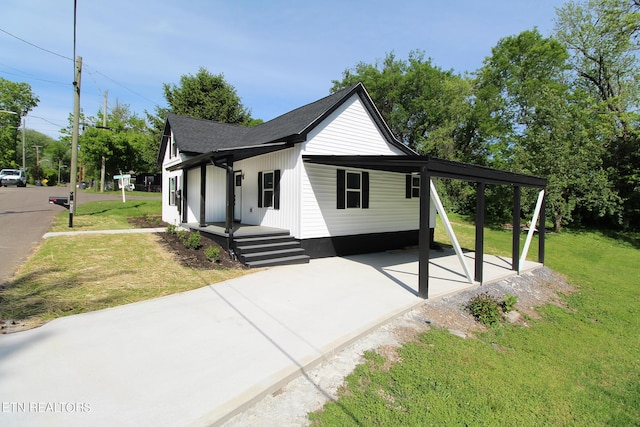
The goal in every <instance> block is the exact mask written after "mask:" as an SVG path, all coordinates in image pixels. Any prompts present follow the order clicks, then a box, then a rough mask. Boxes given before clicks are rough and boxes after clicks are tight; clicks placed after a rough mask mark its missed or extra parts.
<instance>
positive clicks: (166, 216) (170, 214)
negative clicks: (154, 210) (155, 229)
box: [162, 170, 182, 225]
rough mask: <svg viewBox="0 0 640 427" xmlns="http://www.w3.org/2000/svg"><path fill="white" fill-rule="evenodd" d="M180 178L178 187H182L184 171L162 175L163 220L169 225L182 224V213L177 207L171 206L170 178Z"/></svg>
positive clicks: (166, 172) (165, 172)
mask: <svg viewBox="0 0 640 427" xmlns="http://www.w3.org/2000/svg"><path fill="white" fill-rule="evenodd" d="M172 177H178V185H182V171H180V170H179V171H173V172H168V171H166V170H165V171H164V173H163V174H162V220H163V221H164V222H166V223H168V224H174V225H177V224H180V222H181V221H180V213H179V212H178V207H177V206H172V205H170V204H169V178H172Z"/></svg>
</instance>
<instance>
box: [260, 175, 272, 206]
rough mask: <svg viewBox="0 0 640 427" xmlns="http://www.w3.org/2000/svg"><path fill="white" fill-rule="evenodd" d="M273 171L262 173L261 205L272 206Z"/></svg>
mask: <svg viewBox="0 0 640 427" xmlns="http://www.w3.org/2000/svg"><path fill="white" fill-rule="evenodd" d="M273 189H274V188H273V171H271V172H263V173H262V206H263V207H265V208H270V207H273Z"/></svg>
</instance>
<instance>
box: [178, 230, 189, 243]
mask: <svg viewBox="0 0 640 427" xmlns="http://www.w3.org/2000/svg"><path fill="white" fill-rule="evenodd" d="M176 236H178V239H180V240H182V243H184V241H185V240H186V239H187V237H189V232H188V231H187V230H182V229H179V230H176Z"/></svg>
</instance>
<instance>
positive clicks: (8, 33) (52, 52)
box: [0, 28, 73, 61]
mask: <svg viewBox="0 0 640 427" xmlns="http://www.w3.org/2000/svg"><path fill="white" fill-rule="evenodd" d="M0 31H1V32H3V33H5V34H7V35H9V36H11V37H13V38H14V39H18V40H20V41H21V42H23V43H26V44H28V45H29V46H33V47H35V48H36V49H40V50H42V51H44V52H47V53H50V54H52V55H55V56H59V57H60V58H63V59H68V60H69V61H73V59H71V58H69V57H68V56H64V55H61V54H59V53H56V52H54V51H51V50H49V49H45V48H43V47H40V46H38V45H37V44H35V43H31V42H28V41H26V40H25V39H22V38H20V37H18V36H16V35H14V34H11V33H10V32H8V31H6V30H3V29H2V28H0Z"/></svg>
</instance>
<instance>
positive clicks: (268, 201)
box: [258, 169, 280, 209]
mask: <svg viewBox="0 0 640 427" xmlns="http://www.w3.org/2000/svg"><path fill="white" fill-rule="evenodd" d="M258 207H259V208H273V209H280V170H279V169H276V170H274V171H267V172H258Z"/></svg>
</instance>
